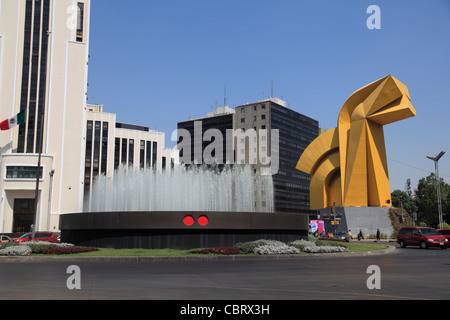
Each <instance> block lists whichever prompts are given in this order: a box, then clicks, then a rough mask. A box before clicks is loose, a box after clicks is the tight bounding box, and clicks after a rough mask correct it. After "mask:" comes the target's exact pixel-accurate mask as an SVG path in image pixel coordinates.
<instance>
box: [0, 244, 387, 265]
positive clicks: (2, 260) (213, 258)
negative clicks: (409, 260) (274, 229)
mask: <svg viewBox="0 0 450 320" xmlns="http://www.w3.org/2000/svg"><path fill="white" fill-rule="evenodd" d="M395 250H396V248H395V247H394V246H391V245H388V248H386V249H382V250H375V251H362V252H340V253H309V254H283V255H229V256H225V255H214V256H208V255H203V256H200V255H199V256H122V257H54V256H51V257H17V256H14V257H0V263H22V262H24V263H26V262H29V263H44V262H46V263H48V262H64V263H68V262H70V263H71V262H77V263H82V262H89V263H91V262H157V261H245V260H286V259H314V258H339V257H361V256H373V255H384V254H392V253H394V252H395Z"/></svg>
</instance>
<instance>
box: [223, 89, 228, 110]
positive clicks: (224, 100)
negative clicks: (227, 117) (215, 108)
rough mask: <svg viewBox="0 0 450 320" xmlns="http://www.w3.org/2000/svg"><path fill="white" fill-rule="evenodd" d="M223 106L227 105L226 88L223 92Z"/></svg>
mask: <svg viewBox="0 0 450 320" xmlns="http://www.w3.org/2000/svg"><path fill="white" fill-rule="evenodd" d="M223 105H224V106H226V105H227V87H224V92H223Z"/></svg>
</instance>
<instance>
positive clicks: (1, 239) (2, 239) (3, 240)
mask: <svg viewBox="0 0 450 320" xmlns="http://www.w3.org/2000/svg"><path fill="white" fill-rule="evenodd" d="M8 242H11V238H10V237H8V236H5V235H4V234H3V235H0V243H8Z"/></svg>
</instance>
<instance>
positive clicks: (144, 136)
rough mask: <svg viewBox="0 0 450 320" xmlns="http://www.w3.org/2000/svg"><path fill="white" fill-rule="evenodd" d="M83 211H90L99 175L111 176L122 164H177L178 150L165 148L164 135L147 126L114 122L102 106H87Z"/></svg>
mask: <svg viewBox="0 0 450 320" xmlns="http://www.w3.org/2000/svg"><path fill="white" fill-rule="evenodd" d="M86 111H87V112H86V121H87V122H86V136H85V139H86V150H85V158H84V159H85V160H84V210H89V208H90V199H91V194H92V192H91V191H92V189H91V187H92V184H93V182H94V179H95V177H97V176H98V175H99V174H103V175H106V176H108V177H112V176H114V171H115V170H117V169H118V168H119V166H121V165H125V166H128V167H132V168H135V169H142V170H144V169H152V170H157V171H161V170H166V169H171V168H173V166H175V165H177V164H178V152H177V151H175V150H173V149H170V148H164V144H165V134H164V133H163V132H158V131H153V130H150V129H149V128H148V127H144V126H138V125H133V124H125V123H120V122H116V114H113V113H107V112H103V106H102V105H87V106H86Z"/></svg>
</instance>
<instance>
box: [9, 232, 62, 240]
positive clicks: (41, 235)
mask: <svg viewBox="0 0 450 320" xmlns="http://www.w3.org/2000/svg"><path fill="white" fill-rule="evenodd" d="M32 237H33V233H32V232H29V233H26V234H24V235H23V236H21V237H20V238H17V239H12V241H11V242H16V243H20V242H26V241H31V238H32ZM34 240H35V241H47V242H53V243H57V242H58V239H57V238H56V234H55V233H54V232H42V231H39V232H38V231H36V233H35V234H34Z"/></svg>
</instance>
